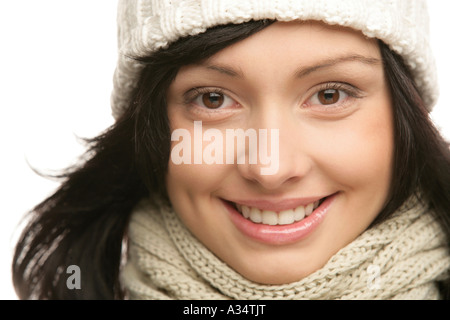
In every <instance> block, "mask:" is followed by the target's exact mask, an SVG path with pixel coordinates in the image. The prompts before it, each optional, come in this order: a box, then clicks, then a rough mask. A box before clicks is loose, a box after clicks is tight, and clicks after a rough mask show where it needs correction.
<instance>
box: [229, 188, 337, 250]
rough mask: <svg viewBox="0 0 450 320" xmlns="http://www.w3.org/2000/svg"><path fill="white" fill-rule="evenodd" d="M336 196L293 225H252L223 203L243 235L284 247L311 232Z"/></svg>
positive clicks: (328, 198)
mask: <svg viewBox="0 0 450 320" xmlns="http://www.w3.org/2000/svg"><path fill="white" fill-rule="evenodd" d="M336 195H337V193H335V194H333V195H331V196H329V197H327V198H326V199H325V200H324V201H323V202H322V203H321V205H320V206H319V207H318V208H316V209H315V210H314V211H313V212H312V213H311V215H310V216H308V217H306V218H304V219H302V220H300V221H298V222H295V223H293V224H289V225H276V226H270V225H265V224H262V223H254V222H252V221H250V220H248V219H246V218H244V217H243V216H242V214H240V213H239V212H238V211H236V209H235V208H234V207H233V205H231V204H230V203H228V202H225V201H223V203H224V204H225V207H226V208H227V210H228V212H229V213H230V217H231V221H232V222H233V223H234V225H235V226H236V228H237V229H238V230H239V231H241V232H242V233H243V234H244V235H246V236H248V237H250V238H252V239H255V240H257V241H260V242H263V243H267V244H272V245H285V244H291V243H294V242H297V241H300V240H302V239H304V238H305V237H307V236H308V235H309V234H310V233H311V232H313V231H314V230H315V229H316V228H317V227H318V226H319V225H320V223H321V222H322V221H323V220H324V218H325V216H326V215H327V213H328V212H329V210H330V208H331V206H332V204H333V202H334V200H335V199H336ZM309 203H311V202H309ZM258 207H259V206H258ZM290 208H292V207H290Z"/></svg>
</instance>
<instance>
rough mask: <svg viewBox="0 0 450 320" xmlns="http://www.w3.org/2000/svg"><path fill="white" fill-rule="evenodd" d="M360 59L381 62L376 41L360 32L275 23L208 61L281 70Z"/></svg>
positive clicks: (293, 22) (324, 26)
mask: <svg viewBox="0 0 450 320" xmlns="http://www.w3.org/2000/svg"><path fill="white" fill-rule="evenodd" d="M349 55H360V56H365V57H368V58H373V59H380V56H381V54H380V51H379V47H378V43H377V40H376V39H369V38H367V37H365V36H364V35H363V34H362V33H361V32H359V31H355V30H352V29H349V28H344V27H340V26H330V25H326V24H323V23H321V22H314V21H308V22H299V21H292V22H275V23H273V24H272V25H270V26H268V27H266V28H265V29H263V30H261V31H259V32H258V33H256V34H253V35H252V36H250V37H248V38H246V39H244V40H242V41H240V42H238V43H235V44H233V45H231V46H229V47H227V48H225V49H223V50H221V51H219V52H218V53H216V54H215V55H213V56H212V57H210V58H209V59H207V61H206V63H208V64H209V63H211V64H216V63H217V64H235V65H248V66H252V64H259V65H260V64H261V63H264V64H265V65H266V66H267V67H268V66H270V65H276V66H278V67H279V68H282V67H283V66H287V67H288V68H289V67H290V66H292V65H293V64H296V65H298V64H299V62H300V63H301V64H304V65H312V64H315V63H317V62H318V61H323V60H327V59H334V58H336V57H341V56H349Z"/></svg>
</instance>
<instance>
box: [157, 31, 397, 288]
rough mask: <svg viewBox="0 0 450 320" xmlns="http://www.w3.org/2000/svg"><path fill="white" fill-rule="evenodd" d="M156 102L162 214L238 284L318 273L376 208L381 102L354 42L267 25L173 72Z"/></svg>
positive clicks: (388, 154) (371, 57)
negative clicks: (162, 158)
mask: <svg viewBox="0 0 450 320" xmlns="http://www.w3.org/2000/svg"><path fill="white" fill-rule="evenodd" d="M167 102H168V115H169V119H170V125H171V130H172V132H173V135H172V154H171V158H170V160H169V169H168V174H167V177H166V181H167V190H168V194H169V198H170V200H171V202H172V204H173V207H174V209H175V211H176V213H177V214H178V215H179V217H180V218H181V220H182V221H183V222H184V223H185V225H186V226H187V227H188V229H189V230H190V231H191V232H192V233H193V234H194V235H195V236H196V237H197V238H198V239H199V240H200V241H201V242H202V243H203V244H204V245H205V246H206V247H208V248H209V249H210V250H211V251H212V252H213V253H215V254H216V256H217V257H219V258H220V259H221V260H223V261H224V262H225V263H227V264H228V265H229V266H230V267H232V268H233V269H235V270H236V271H237V272H239V273H240V274H242V275H243V276H244V277H246V278H247V279H249V280H252V281H255V282H259V283H266V284H282V283H289V282H293V281H297V280H300V279H301V278H303V277H305V276H307V275H309V274H310V273H312V272H314V271H316V270H318V269H319V268H321V267H322V266H323V265H324V264H325V263H326V262H327V261H328V259H329V258H330V257H331V256H332V255H333V254H335V253H336V252H337V251H338V250H339V249H341V248H343V247H344V246H346V245H347V244H348V243H350V242H351V241H352V240H354V239H355V238H356V237H357V236H358V235H359V234H361V233H362V232H363V231H364V230H365V229H366V228H367V227H368V226H369V225H370V223H371V222H372V221H373V220H374V219H375V217H376V216H377V214H378V213H379V212H380V210H381V209H382V207H383V205H384V203H385V201H386V198H387V194H388V190H389V184H390V177H391V170H392V169H391V164H392V155H393V127H392V113H391V101H390V95H389V90H388V88H387V84H386V81H385V78H384V73H383V64H382V60H381V56H380V52H379V48H378V45H377V42H376V41H375V40H370V39H367V38H365V37H364V36H363V35H362V34H360V33H359V32H356V31H352V30H350V29H345V28H338V27H330V26H326V25H324V24H320V23H318V22H317V23H316V22H308V23H300V22H289V23H281V22H277V23H274V24H272V25H271V26H269V27H267V28H265V29H264V30H262V31H260V32H258V33H256V34H254V35H252V36H250V37H249V38H247V39H245V40H243V41H240V42H238V43H236V44H234V45H232V46H229V47H227V48H225V49H224V50H222V51H220V52H218V53H217V54H215V55H214V56H212V57H211V58H209V59H207V60H206V61H203V62H201V63H198V64H195V65H188V66H185V67H183V68H181V69H180V71H179V73H178V75H177V77H176V78H175V80H174V82H173V83H172V84H171V86H170V88H169V90H168V93H167ZM194 121H197V122H196V123H194ZM233 134H235V135H236V136H235V137H234V136H233ZM239 134H241V135H239ZM246 135H247V136H246ZM239 141H240V142H241V143H242V145H243V146H244V147H242V145H241V146H240V147H239V143H238V142H239ZM264 155H265V156H266V157H263V156H264Z"/></svg>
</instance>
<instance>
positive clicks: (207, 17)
mask: <svg viewBox="0 0 450 320" xmlns="http://www.w3.org/2000/svg"><path fill="white" fill-rule="evenodd" d="M261 19H273V20H278V21H292V20H316V21H322V22H325V23H327V24H330V25H340V26H344V27H350V28H352V29H356V30H359V31H361V32H362V33H363V34H364V35H365V36H367V37H369V38H377V39H380V40H382V41H383V42H384V43H386V44H387V45H388V46H389V47H390V48H391V49H392V50H393V51H394V52H396V53H398V54H399V55H401V56H402V57H403V58H404V60H405V62H406V64H407V66H408V67H409V68H410V70H411V72H412V74H413V76H414V80H415V81H416V84H417V86H418V88H419V91H420V93H421V95H422V98H423V99H424V101H425V104H426V105H427V108H428V110H429V111H431V109H432V107H433V106H434V104H435V103H436V101H437V97H438V84H437V72H436V66H435V61H434V58H433V55H432V52H431V47H430V37H429V17H428V11H427V6H426V2H425V0H314V1H312V0H119V6H118V45H119V59H118V63H117V67H116V71H115V73H114V88H113V93H112V99H111V100H112V112H113V116H114V117H115V118H118V117H119V116H120V115H121V114H122V113H123V111H124V110H125V109H126V108H128V106H129V103H130V95H131V92H132V90H133V89H134V88H135V86H136V84H137V78H138V75H139V72H140V71H141V70H142V68H143V65H142V64H140V63H139V62H136V61H134V60H132V59H131V58H129V57H130V56H134V57H135V56H138V57H144V56H149V55H151V53H152V52H155V51H156V50H158V49H161V48H166V47H167V46H169V45H170V44H171V43H173V42H174V41H176V40H178V39H180V38H181V37H185V36H189V35H197V34H200V33H202V32H204V31H206V29H208V28H211V27H213V26H217V25H224V24H229V23H235V24H237V23H243V22H247V21H250V20H261Z"/></svg>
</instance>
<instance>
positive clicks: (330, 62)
mask: <svg viewBox="0 0 450 320" xmlns="http://www.w3.org/2000/svg"><path fill="white" fill-rule="evenodd" d="M346 62H359V63H363V64H366V65H379V64H380V63H381V60H380V59H377V58H373V57H365V56H362V55H359V54H351V55H346V56H341V57H337V58H331V59H325V60H322V61H320V62H318V63H315V64H313V65H311V66H306V67H304V66H302V67H300V68H298V69H297V70H296V71H295V72H294V75H295V77H297V78H302V77H305V76H307V75H309V74H311V73H313V72H316V71H318V70H320V69H325V68H330V67H333V66H335V65H338V64H341V63H346ZM206 68H207V69H209V70H213V71H217V72H219V73H221V74H224V75H227V76H230V77H233V78H243V77H244V74H243V73H242V72H241V71H240V70H236V69H234V68H233V67H231V66H228V65H223V64H207V65H206Z"/></svg>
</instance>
